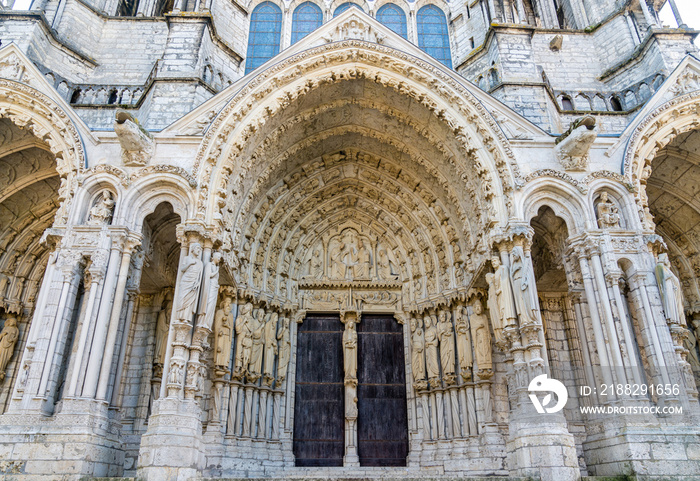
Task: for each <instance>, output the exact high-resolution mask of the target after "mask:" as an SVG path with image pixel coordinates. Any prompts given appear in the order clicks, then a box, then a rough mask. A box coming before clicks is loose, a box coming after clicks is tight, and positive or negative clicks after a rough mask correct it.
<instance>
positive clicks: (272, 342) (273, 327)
mask: <svg viewBox="0 0 700 481" xmlns="http://www.w3.org/2000/svg"><path fill="white" fill-rule="evenodd" d="M278 319H279V315H278V314H277V313H276V312H271V313H269V314H268V315H267V316H266V319H265V327H264V328H263V337H264V341H263V343H264V345H265V364H264V366H263V374H264V375H265V384H266V385H268V386H272V383H273V382H274V381H275V372H274V367H275V356H276V355H277V335H276V334H277V321H278Z"/></svg>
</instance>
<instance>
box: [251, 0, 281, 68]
mask: <svg viewBox="0 0 700 481" xmlns="http://www.w3.org/2000/svg"><path fill="white" fill-rule="evenodd" d="M281 31H282V10H280V8H279V7H278V6H277V5H275V4H274V3H272V2H264V3H261V4H260V5H258V6H257V7H255V9H254V10H253V14H252V15H251V16H250V33H249V34H248V53H247V55H246V62H245V73H248V72H252V71H253V70H255V69H256V68H258V67H259V66H261V65H262V64H264V63H265V62H267V61H268V60H270V59H271V58H272V57H274V56H275V55H277V54H278V53H279V51H280V33H281Z"/></svg>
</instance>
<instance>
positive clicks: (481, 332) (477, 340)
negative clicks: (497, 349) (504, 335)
mask: <svg viewBox="0 0 700 481" xmlns="http://www.w3.org/2000/svg"><path fill="white" fill-rule="evenodd" d="M472 309H473V314H472V315H471V318H470V319H469V321H470V324H471V328H472V338H473V339H474V347H475V352H476V366H477V369H478V371H477V375H478V376H479V378H481V379H489V378H490V377H491V376H493V363H492V362H491V334H490V333H489V324H488V319H487V318H486V315H485V314H484V307H483V306H482V305H481V301H480V300H479V299H477V300H475V301H474V304H473V305H472Z"/></svg>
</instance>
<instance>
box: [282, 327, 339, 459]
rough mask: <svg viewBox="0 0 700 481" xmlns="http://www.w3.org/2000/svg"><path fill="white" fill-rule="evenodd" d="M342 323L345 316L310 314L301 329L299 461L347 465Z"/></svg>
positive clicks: (297, 409) (297, 387) (297, 404)
mask: <svg viewBox="0 0 700 481" xmlns="http://www.w3.org/2000/svg"><path fill="white" fill-rule="evenodd" d="M342 338H343V325H342V324H341V323H340V316H338V315H329V314H309V315H308V316H307V317H306V319H305V320H304V322H303V323H302V324H300V325H299V326H298V329H297V369H296V384H295V388H294V389H295V399H294V446H293V451H294V456H295V459H296V461H295V462H296V465H297V466H342V465H343V454H344V451H345V444H344V439H343V434H344V424H345V414H344V409H343V348H342Z"/></svg>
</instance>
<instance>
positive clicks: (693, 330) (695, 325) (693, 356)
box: [685, 319, 700, 382]
mask: <svg viewBox="0 0 700 481" xmlns="http://www.w3.org/2000/svg"><path fill="white" fill-rule="evenodd" d="M690 324H691V325H690V327H689V328H688V329H689V331H690V332H689V333H688V338H687V339H686V345H685V347H686V349H688V363H689V364H690V368H691V369H692V370H693V371H695V372H698V371H700V351H698V348H700V345H699V344H698V338H699V337H700V319H692V320H691V321H690ZM696 382H697V381H696Z"/></svg>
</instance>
